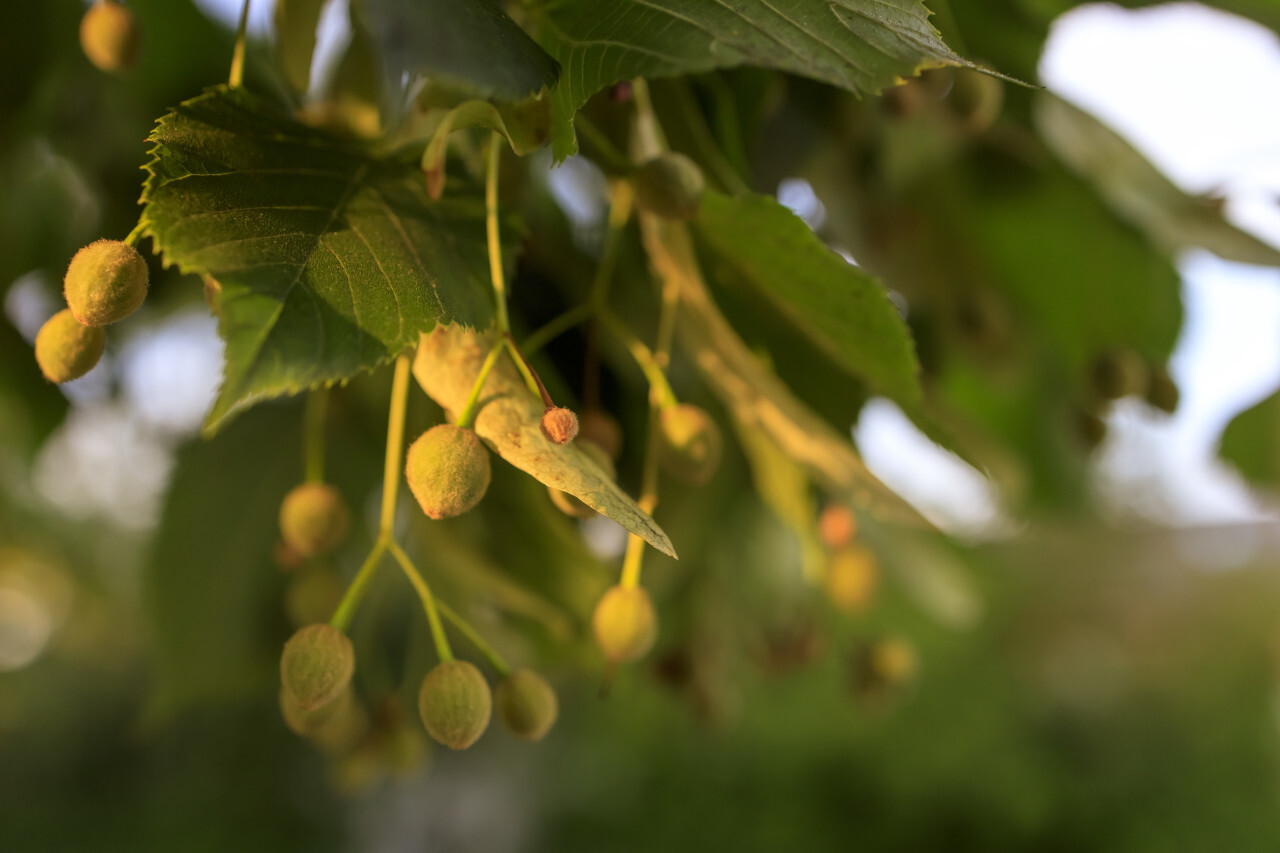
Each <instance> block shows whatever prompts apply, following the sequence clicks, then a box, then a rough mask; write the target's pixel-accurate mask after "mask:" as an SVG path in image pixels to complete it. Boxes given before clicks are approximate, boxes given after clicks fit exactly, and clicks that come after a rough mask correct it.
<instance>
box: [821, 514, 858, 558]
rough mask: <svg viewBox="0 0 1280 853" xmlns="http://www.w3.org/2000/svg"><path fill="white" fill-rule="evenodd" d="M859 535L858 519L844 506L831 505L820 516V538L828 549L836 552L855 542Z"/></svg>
mask: <svg viewBox="0 0 1280 853" xmlns="http://www.w3.org/2000/svg"><path fill="white" fill-rule="evenodd" d="M857 534H858V519H857V517H856V516H855V515H854V514H853V511H852V510H850V509H849V508H848V507H847V506H845V505H844V504H838V503H830V504H827V505H826V506H825V507H823V508H822V514H821V515H820V516H818V538H820V539H821V540H822V544H823V545H825V546H827V548H828V549H830V550H832V551H835V550H837V549H839V548H843V547H844V546H846V545H848V544H849V543H850V542H852V541H853V537H854V536H856V535H857Z"/></svg>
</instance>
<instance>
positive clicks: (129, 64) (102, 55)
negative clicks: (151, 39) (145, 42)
mask: <svg viewBox="0 0 1280 853" xmlns="http://www.w3.org/2000/svg"><path fill="white" fill-rule="evenodd" d="M80 47H81V49H82V50H84V55H85V56H86V57H88V58H89V61H90V62H92V63H93V64H94V65H96V66H97V67H98V68H99V69H101V70H103V71H107V72H111V73H120V72H124V71H131V70H133V68H134V67H135V66H137V64H138V59H139V57H140V56H141V54H142V30H141V28H140V27H139V26H138V19H137V18H136V17H135V16H134V14H133V12H131V11H130V10H129V8H128V7H127V6H125V5H123V4H121V3H117V2H116V0H98V2H96V3H94V4H93V5H92V6H90V7H89V9H88V11H86V12H85V13H84V17H83V18H81V19H80Z"/></svg>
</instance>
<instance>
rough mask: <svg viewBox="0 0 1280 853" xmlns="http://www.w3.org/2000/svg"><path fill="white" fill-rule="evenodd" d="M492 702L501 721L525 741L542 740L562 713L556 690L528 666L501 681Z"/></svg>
mask: <svg viewBox="0 0 1280 853" xmlns="http://www.w3.org/2000/svg"><path fill="white" fill-rule="evenodd" d="M493 704H494V707H495V709H496V710H497V712H498V719H499V720H501V721H502V724H503V725H504V726H506V727H507V729H508V730H509V731H510V732H511V733H512V734H513V735H515V736H516V737H522V738H524V739H525V740H542V738H543V737H544V736H545V735H546V733H547V732H549V731H551V727H552V726H553V725H555V722H556V716H557V715H558V714H559V713H560V704H559V702H558V701H557V700H556V692H555V691H554V690H552V689H551V685H550V684H548V683H547V680H546V679H545V678H543V677H542V676H541V675H538V673H536V672H534V671H533V670H529V669H518V670H516V671H515V672H513V673H511V674H510V675H508V676H507V677H506V678H504V679H502V680H501V681H499V682H498V689H497V690H496V691H494V696H493Z"/></svg>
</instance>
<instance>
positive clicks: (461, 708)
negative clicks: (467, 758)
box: [418, 660, 493, 749]
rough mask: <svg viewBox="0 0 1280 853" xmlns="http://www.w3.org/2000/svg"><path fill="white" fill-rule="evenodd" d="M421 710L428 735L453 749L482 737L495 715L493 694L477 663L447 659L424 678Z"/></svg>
mask: <svg viewBox="0 0 1280 853" xmlns="http://www.w3.org/2000/svg"><path fill="white" fill-rule="evenodd" d="M418 713H419V714H420V715H421V716H422V724H423V725H424V726H426V728H427V734H429V735H431V737H432V738H433V739H435V740H436V741H437V742H439V743H442V744H444V745H445V746H447V747H449V748H450V749H466V748H467V747H469V746H471V744H473V743H475V742H476V741H477V740H479V739H480V735H482V734H484V730H485V729H486V728H488V727H489V717H490V716H491V715H492V714H493V695H492V693H490V691H489V682H487V681H485V680H484V676H483V675H481V674H480V670H478V669H476V667H475V665H474V664H471V663H468V662H467V661H464V660H448V661H443V662H442V663H439V664H436V667H435V668H434V669H432V670H431V671H430V672H428V673H427V677H426V678H424V679H422V689H421V690H419V691H418Z"/></svg>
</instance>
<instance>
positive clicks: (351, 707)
mask: <svg viewBox="0 0 1280 853" xmlns="http://www.w3.org/2000/svg"><path fill="white" fill-rule="evenodd" d="M280 716H281V717H283V718H284V724H285V725H286V726H288V727H289V730H290V731H292V732H293V733H294V734H297V735H300V736H302V737H305V738H307V739H308V740H310V741H311V742H312V743H314V744H315V745H316V746H318V747H320V748H321V749H323V750H325V751H326V752H330V753H343V752H346V751H348V750H350V749H351V748H352V747H354V746H355V745H356V744H357V743H359V741H360V740H361V739H362V738H363V737H364V736H365V734H366V733H367V732H368V729H369V718H368V715H367V714H366V713H365V711H364V708H363V707H361V705H360V703H359V702H357V701H356V698H355V691H353V690H352V689H351V686H350V685H347V688H346V689H345V690H343V691H342V693H341V694H339V695H338V697H337V698H336V699H334V700H333V701H332V702H330V703H328V704H327V705H321V706H320V707H319V708H316V709H314V710H311V711H304V710H302V708H300V707H299V706H298V701H297V699H295V698H294V697H293V694H292V693H290V692H289V691H288V690H287V689H285V688H283V687H281V688H280Z"/></svg>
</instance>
